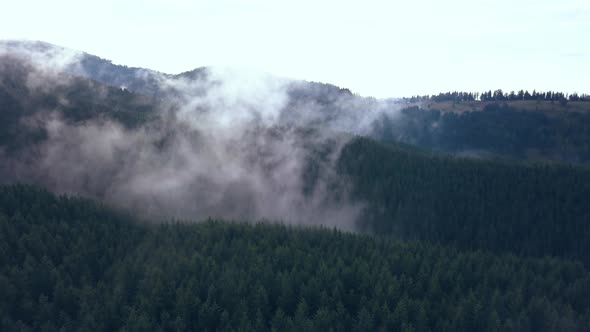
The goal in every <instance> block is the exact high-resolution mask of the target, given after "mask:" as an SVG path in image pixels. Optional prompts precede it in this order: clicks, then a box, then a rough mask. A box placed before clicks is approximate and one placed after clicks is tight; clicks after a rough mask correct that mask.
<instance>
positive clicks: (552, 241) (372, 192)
mask: <svg viewBox="0 0 590 332" xmlns="http://www.w3.org/2000/svg"><path fill="white" fill-rule="evenodd" d="M338 167H339V171H340V172H341V174H343V175H346V176H348V177H349V178H350V179H351V181H352V182H353V188H354V191H355V195H356V197H358V198H360V199H363V200H365V201H366V202H367V206H366V209H365V210H366V213H365V216H364V218H363V219H362V220H361V223H360V226H362V227H364V228H365V229H366V230H369V231H372V232H374V233H377V234H391V235H393V236H396V237H401V238H404V239H419V240H428V241H431V242H435V243H442V244H452V245H456V246H458V247H459V248H464V249H488V250H494V251H501V252H504V251H508V252H513V253H515V254H522V255H533V256H544V255H551V256H562V257H568V258H575V259H582V260H583V261H584V262H586V263H590V222H589V221H590V204H588V202H587V199H588V197H590V170H589V169H587V168H582V167H574V166H564V165H550V164H538V165H526V164H514V163H508V162H503V161H490V160H473V159H464V158H454V157H445V156H441V155H436V154H429V153H426V152H419V151H416V150H413V149H410V148H407V147H399V146H395V145H392V146H390V147H387V146H385V145H381V144H377V143H375V142H374V141H371V140H369V139H364V138H358V139H356V140H354V141H353V142H352V143H350V144H348V145H347V146H346V147H345V148H344V150H343V152H342V155H341V158H340V161H339V165H338Z"/></svg>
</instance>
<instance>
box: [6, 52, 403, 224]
mask: <svg viewBox="0 0 590 332" xmlns="http://www.w3.org/2000/svg"><path fill="white" fill-rule="evenodd" d="M59 50H60V49H56V48H51V47H50V48H44V47H42V48H40V49H35V48H32V49H31V47H28V48H27V47H24V48H23V47H19V46H18V44H13V45H11V46H10V47H4V49H3V50H2V51H0V55H2V54H4V55H10V56H12V57H14V58H17V59H19V60H20V61H24V62H25V63H27V66H26V68H28V70H27V72H26V76H27V77H26V79H25V81H26V89H28V91H27V93H28V95H29V96H36V95H43V96H44V95H53V96H55V95H56V94H58V96H55V97H57V98H58V100H59V101H60V105H68V104H71V103H73V102H75V101H72V100H69V98H71V96H69V97H68V96H65V95H59V94H60V93H62V91H63V90H64V89H63V87H64V86H67V85H68V84H78V82H79V81H78V80H76V79H73V78H74V77H75V76H84V75H86V76H90V74H88V73H85V72H84V70H85V69H84V66H83V65H81V63H82V62H81V61H83V59H84V56H85V55H84V54H81V53H75V52H72V51H70V50H65V49H64V50H62V52H60V51H59ZM135 73H137V77H135V78H134V79H135V80H136V81H141V80H146V79H147V78H146V75H145V73H146V71H135ZM149 73H150V75H149V76H150V77H149V80H150V82H151V83H152V84H153V82H157V85H158V102H157V106H155V107H156V110H155V112H154V114H152V116H151V118H150V120H149V121H147V122H145V123H143V124H141V125H140V126H135V127H129V126H125V125H124V124H122V123H120V122H118V121H115V120H113V119H112V118H109V117H108V116H98V117H92V118H88V119H84V120H83V121H73V120H71V119H69V118H67V117H65V116H64V115H63V114H62V113H61V112H60V107H59V105H58V106H57V107H53V108H52V109H44V106H43V105H42V104H41V105H40V104H35V105H34V106H31V107H37V108H40V109H35V110H32V111H31V112H29V113H30V114H28V115H27V116H24V117H21V118H20V119H19V125H21V126H25V127H26V126H29V127H30V126H37V127H39V128H42V129H43V131H44V133H45V136H46V137H45V139H43V140H42V141H40V142H37V143H36V144H30V145H28V146H26V148H24V149H22V150H21V151H19V153H18V154H11V155H9V154H7V153H5V152H2V155H1V156H2V159H3V161H4V162H3V167H2V168H3V169H1V171H2V172H3V173H4V174H6V175H7V177H5V182H26V183H34V184H39V185H42V186H45V187H47V188H49V189H50V190H53V191H55V192H58V193H66V194H74V195H82V196H85V197H90V198H94V199H98V200H101V201H104V202H106V203H107V204H109V205H112V206H116V207H119V208H123V209H127V210H131V211H133V212H135V213H137V214H139V215H140V216H141V217H143V218H145V219H147V220H152V221H156V220H169V219H172V218H177V219H184V220H197V221H198V220H203V219H205V218H209V217H211V218H225V219H232V220H247V221H255V220H260V219H268V220H273V221H282V222H287V223H293V224H306V225H324V226H328V227H337V228H340V229H346V230H354V229H355V223H356V221H357V219H358V217H359V216H360V213H361V210H362V208H363V202H360V201H355V200H354V199H352V198H351V197H350V188H349V184H348V183H347V181H346V179H345V178H344V177H342V176H339V175H338V174H337V172H336V163H337V160H338V157H339V153H340V149H341V148H342V147H343V146H345V145H346V143H347V142H348V141H349V140H350V139H351V138H352V137H353V134H363V133H365V132H367V131H368V130H370V125H371V123H372V121H374V119H375V117H378V116H381V115H382V114H383V113H384V112H390V113H391V112H393V111H392V108H391V107H390V106H389V105H387V104H386V103H385V102H384V101H379V100H376V99H372V98H360V97H358V96H355V95H353V94H352V93H350V92H349V91H347V90H342V89H338V88H336V87H334V86H329V85H325V84H319V83H308V82H294V81H291V80H288V79H284V78H278V77H274V76H272V75H269V74H264V73H259V72H253V71H244V70H238V69H235V68H207V69H202V70H201V71H200V72H199V75H178V76H171V75H165V74H158V73H155V72H149ZM103 77H105V76H104V75H103ZM136 85H137V86H141V84H136ZM125 88H126V87H121V89H125ZM92 89H93V91H92V98H96V99H97V100H100V99H101V98H102V99H104V98H108V94H107V93H105V91H106V88H105V87H103V86H101V85H93V86H92ZM35 98H36V97H34V98H33V99H35ZM39 98H41V97H39ZM41 99H42V98H41ZM391 114H394V113H391ZM6 179H10V180H6Z"/></svg>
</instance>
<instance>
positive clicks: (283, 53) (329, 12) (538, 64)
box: [0, 0, 590, 98]
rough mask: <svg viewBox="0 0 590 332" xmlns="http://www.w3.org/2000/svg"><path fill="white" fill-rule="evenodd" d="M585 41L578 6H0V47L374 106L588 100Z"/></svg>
mask: <svg viewBox="0 0 590 332" xmlns="http://www.w3.org/2000/svg"><path fill="white" fill-rule="evenodd" d="M588 36H590V1H588V0H561V1H554V0H549V1H548V0H536V1H533V0H512V1H508V0H496V1H474V0H447V1H436V0H413V1H395V0H390V1H381V0H363V1H358V0H357V1H347V0H338V1H333V0H323V1H322V0H297V1H278V0H254V1H245V0H207V1H190V0H129V1H125V0H117V1H115V0H101V1H92V2H88V1H81V0H53V1H43V0H42V1H32V0H19V1H9V0H1V1H0V39H28V40H41V41H46V42H49V43H53V44H57V45H60V46H65V47H68V48H73V49H77V50H82V51H85V52H88V53H91V54H94V55H98V56H100V57H102V58H106V59H109V60H112V61H113V62H114V63H117V64H123V65H127V66H133V67H144V68H150V69H154V70H158V71H161V72H166V73H171V74H175V73H180V72H183V71H188V70H191V69H194V68H197V67H202V66H211V65H214V66H228V67H236V68H246V69H249V70H252V69H253V70H260V71H264V72H267V73H271V74H274V75H278V76H282V77H289V78H295V79H305V80H311V81H320V82H325V83H332V84H335V85H338V86H341V87H346V88H349V89H351V90H352V91H353V92H355V93H357V94H360V95H363V96H374V97H378V98H386V97H404V96H412V95H424V94H436V93H438V92H444V91H453V90H460V91H484V90H495V89H503V90H504V91H510V90H519V89H528V90H533V89H537V90H558V91H563V92H570V93H571V92H578V93H590V85H589V84H588V83H589V82H590V39H589V37H588Z"/></svg>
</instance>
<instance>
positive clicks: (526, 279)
mask: <svg viewBox="0 0 590 332" xmlns="http://www.w3.org/2000/svg"><path fill="white" fill-rule="evenodd" d="M0 263H1V264H0V293H1V294H3V296H2V297H1V298H0V329H1V330H3V331H17V330H20V331H51V330H59V329H61V330H63V331H113V330H123V331H146V330H161V331H185V330H201V331H205V330H208V331H216V330H239V331H271V330H272V331H291V330H293V331H300V330H305V331H329V330H333V331H349V330H355V331H376V330H383V331H390V330H401V331H475V330H477V331H498V330H502V331H588V330H589V329H588V327H589V326H590V302H589V299H590V293H589V292H590V273H589V271H588V270H587V268H585V267H584V266H583V265H582V264H580V263H576V262H573V261H569V260H560V259H551V258H543V259H533V258H524V257H517V256H514V255H505V254H502V255H497V254H492V253H489V252H487V251H470V250H467V251H458V250H456V249H452V248H450V247H445V246H438V245H432V244H429V243H428V242H400V241H395V240H383V239H376V238H372V237H367V236H362V235H354V234H347V233H342V232H339V231H336V230H327V229H301V228H297V227H287V226H280V225H269V224H256V225H251V224H236V223H226V222H221V221H208V222H205V223H201V224H191V223H169V224H163V225H146V224H138V223H137V221H136V220H133V219H131V218H130V217H127V216H125V215H124V214H121V213H119V212H113V211H110V210H108V209H106V208H104V207H101V206H100V205H98V204H96V203H92V202H89V201H86V200H82V199H77V198H68V197H56V196H54V195H52V194H50V193H48V192H46V191H44V190H41V189H37V188H34V187H23V186H9V187H1V188H0Z"/></svg>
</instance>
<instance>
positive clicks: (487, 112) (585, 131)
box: [371, 101, 590, 164]
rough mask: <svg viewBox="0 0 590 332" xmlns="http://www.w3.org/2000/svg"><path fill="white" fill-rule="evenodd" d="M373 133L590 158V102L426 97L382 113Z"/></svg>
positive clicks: (449, 148)
mask: <svg viewBox="0 0 590 332" xmlns="http://www.w3.org/2000/svg"><path fill="white" fill-rule="evenodd" d="M371 136H372V137H373V138H375V139H378V140H380V141H386V142H396V141H401V142H404V143H407V144H413V145H417V146H420V147H422V148H425V149H433V150H437V151H441V152H445V153H452V154H457V155H463V156H471V157H476V158H490V157H491V158H497V157H503V158H511V159H516V160H532V161H543V160H549V161H555V162H568V163H578V164H588V163H589V162H590V143H589V142H590V103H589V102H577V104H574V103H572V104H571V105H566V106H563V105H559V104H557V103H556V104H553V103H551V102H549V101H541V102H536V101H523V102H520V101H514V102H508V103H507V102H481V101H474V102H465V103H453V102H448V103H447V102H440V103H432V104H426V103H425V104H424V105H423V107H417V106H413V107H408V108H404V109H403V110H401V111H400V113H399V114H396V115H395V116H383V117H381V118H380V119H379V121H375V122H374V124H373V131H372V134H371Z"/></svg>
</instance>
